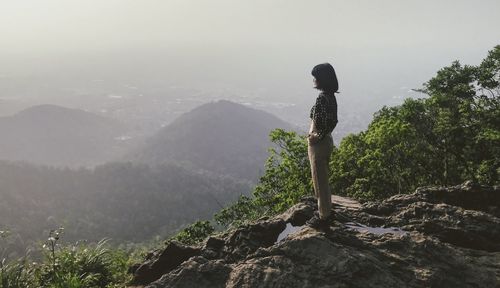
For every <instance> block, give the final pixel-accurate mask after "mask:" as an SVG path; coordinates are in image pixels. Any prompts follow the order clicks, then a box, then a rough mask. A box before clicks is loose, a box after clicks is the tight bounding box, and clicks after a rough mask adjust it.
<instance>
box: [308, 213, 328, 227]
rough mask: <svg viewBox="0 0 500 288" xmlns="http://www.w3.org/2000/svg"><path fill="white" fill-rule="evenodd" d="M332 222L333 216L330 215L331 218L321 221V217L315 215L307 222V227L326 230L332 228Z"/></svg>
mask: <svg viewBox="0 0 500 288" xmlns="http://www.w3.org/2000/svg"><path fill="white" fill-rule="evenodd" d="M332 220H333V215H332V214H330V216H328V217H327V218H325V219H321V218H320V217H319V215H317V214H316V213H315V215H314V216H313V217H311V219H309V220H307V221H306V225H307V226H309V227H311V228H314V229H325V228H329V227H330V223H331V222H332Z"/></svg>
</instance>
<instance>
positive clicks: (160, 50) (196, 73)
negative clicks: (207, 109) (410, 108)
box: [0, 0, 500, 99]
mask: <svg viewBox="0 0 500 288" xmlns="http://www.w3.org/2000/svg"><path fill="white" fill-rule="evenodd" d="M499 15H500V1H498V0H475V1H473V0H470V1H469V0H449V1H448V0H418V1H417V0H377V1H375V0H363V1H361V0H359V1H355V0H349V1H347V0H346V1H338V0H330V1H327V0H317V1H311V0H309V1H306V0H303V1H299V0H245V1H237V0H210V1H209V0H198V1H194V0H140V1H139V0H31V1H27V0H0V41H1V43H0V61H1V62H0V75H4V76H5V75H7V76H9V75H50V74H51V73H62V74H67V75H77V74H78V73H87V74H93V73H95V74H96V75H97V76H96V77H98V76H99V77H101V78H105V77H106V75H111V74H113V75H114V76H117V75H118V76H120V75H127V76H126V77H128V79H133V78H134V77H135V78H141V77H144V78H151V77H155V76H158V77H163V78H165V79H170V80H172V79H176V80H175V81H178V82H182V83H183V84H189V83H190V84H192V85H193V86H199V87H203V85H205V84H207V83H209V84H214V85H215V84H216V83H218V84H219V85H228V86H234V87H238V86H241V87H244V88H245V89H250V90H251V89H270V90H273V89H274V90H273V91H277V92H276V93H279V91H283V94H284V95H283V96H281V97H283V98H284V99H286V97H287V93H293V92H296V93H304V91H310V85H311V76H310V74H309V73H310V70H311V68H312V67H313V66H314V65H315V64H318V63H321V62H326V61H328V62H331V63H332V64H333V65H334V66H335V67H336V69H337V73H338V75H339V81H340V90H341V91H343V92H344V95H346V96H348V97H355V98H357V99H365V98H364V97H369V96H367V94H371V93H374V94H377V93H378V94H380V93H382V94H384V93H385V94H391V93H392V94H394V93H397V92H394V89H396V88H401V89H402V90H405V89H406V90H407V88H408V87H409V88H416V87H420V85H421V83H422V82H424V81H426V80H428V79H429V78H430V77H432V75H434V73H435V72H436V71H437V69H439V68H441V67H443V66H444V65H448V64H450V62H451V61H453V60H455V59H459V60H461V62H463V63H468V64H477V63H478V62H479V61H480V59H482V58H484V56H485V55H486V53H487V51H488V50H489V49H491V48H492V47H493V46H494V45H497V44H500V29H499V28H498V27H500V17H499ZM61 71H63V72H61ZM67 71H69V72H67ZM68 73H69V74H68ZM72 73H73V74H72ZM75 73H76V74H75ZM94 76H95V75H94ZM89 77H90V76H89ZM124 77H125V76H124ZM172 81H174V80H172ZM175 81H174V82H175ZM183 81H184V82H183ZM207 85H208V84H207ZM280 89H281V90H280ZM307 89H309V90H307ZM0 92H1V91H0ZM386 96H387V97H389V98H390V97H393V96H394V95H386ZM375 98H376V97H375Z"/></svg>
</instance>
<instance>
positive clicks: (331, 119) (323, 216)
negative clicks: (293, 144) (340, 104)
mask: <svg viewBox="0 0 500 288" xmlns="http://www.w3.org/2000/svg"><path fill="white" fill-rule="evenodd" d="M311 74H312V75H313V76H314V79H313V81H314V88H316V89H318V90H320V93H319V95H318V97H317V98H316V103H315V104H314V106H313V107H312V108H311V113H310V118H311V127H310V129H309V135H308V138H307V142H308V156H309V163H310V165H311V176H312V180H313V186H314V196H315V198H316V199H317V200H318V213H317V214H316V215H315V216H313V218H311V219H310V220H309V221H308V222H307V223H308V225H310V226H312V227H315V228H319V227H321V226H325V225H328V223H329V222H330V221H331V220H332V218H333V214H332V201H331V192H330V185H329V183H328V178H329V162H330V155H331V154H332V150H333V138H332V134H331V133H332V131H333V129H334V128H335V126H337V122H338V119H337V99H336V98H335V93H338V92H337V91H338V89H339V84H338V81H337V75H336V74H335V69H333V67H332V65H330V64H329V63H323V64H319V65H316V66H315V67H314V68H313V70H312V72H311Z"/></svg>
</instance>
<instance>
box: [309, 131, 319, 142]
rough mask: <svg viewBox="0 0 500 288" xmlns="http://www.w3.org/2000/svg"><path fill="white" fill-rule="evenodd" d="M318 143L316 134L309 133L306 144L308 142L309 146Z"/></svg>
mask: <svg viewBox="0 0 500 288" xmlns="http://www.w3.org/2000/svg"><path fill="white" fill-rule="evenodd" d="M318 141H319V137H318V134H316V133H309V136H308V137H307V142H309V144H316V143H318Z"/></svg>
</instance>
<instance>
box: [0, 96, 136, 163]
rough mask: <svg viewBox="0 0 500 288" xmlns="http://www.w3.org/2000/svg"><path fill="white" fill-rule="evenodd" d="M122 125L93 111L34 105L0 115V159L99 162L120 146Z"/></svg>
mask: <svg viewBox="0 0 500 288" xmlns="http://www.w3.org/2000/svg"><path fill="white" fill-rule="evenodd" d="M125 132H126V127H125V125H123V124H121V123H120V122H117V121H115V120H112V119H108V118H105V117H102V116H99V115H96V114H93V113H89V112H86V111H83V110H79V109H70V108H65V107H61V106H56V105H48V104H45V105H38V106H33V107H30V108H27V109H25V110H22V111H20V112H18V113H17V114H14V115H12V116H6V117H0V137H1V138H2V141H1V142H0V159H2V160H11V161H26V162H31V163H37V164H46V165H57V166H72V167H76V166H88V165H95V164H98V163H103V162H105V161H106V160H107V159H110V158H113V157H115V155H116V154H117V153H118V152H119V151H121V149H123V147H122V146H123V143H121V142H123V141H119V140H117V139H115V137H118V136H121V135H123V133H125Z"/></svg>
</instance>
